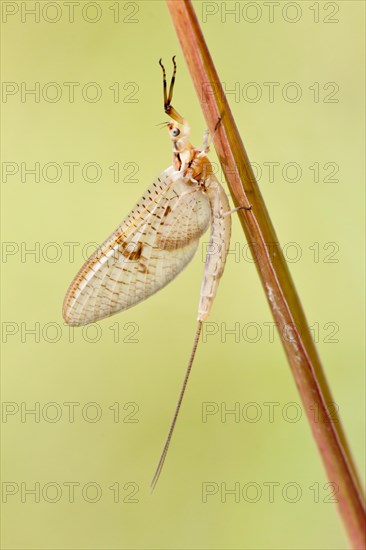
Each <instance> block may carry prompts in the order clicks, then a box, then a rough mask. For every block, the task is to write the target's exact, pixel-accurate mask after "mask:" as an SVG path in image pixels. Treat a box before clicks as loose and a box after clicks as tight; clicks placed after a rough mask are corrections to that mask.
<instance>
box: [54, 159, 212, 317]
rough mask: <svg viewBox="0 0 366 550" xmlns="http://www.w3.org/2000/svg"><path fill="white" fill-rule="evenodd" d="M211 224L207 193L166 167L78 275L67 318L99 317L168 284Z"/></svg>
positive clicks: (66, 307)
mask: <svg viewBox="0 0 366 550" xmlns="http://www.w3.org/2000/svg"><path fill="white" fill-rule="evenodd" d="M209 222H210V205H209V201H208V199H207V197H206V195H205V193H204V192H203V191H202V190H201V189H200V188H199V187H192V185H190V184H189V183H188V182H187V180H186V179H185V178H184V177H183V176H182V175H180V174H179V172H176V171H175V170H174V169H173V168H172V167H170V168H168V169H167V170H165V171H164V172H163V173H162V174H161V175H160V176H159V177H158V178H157V179H156V180H155V181H154V182H153V184H152V185H151V186H150V187H149V188H148V189H147V191H146V192H145V194H144V196H143V197H142V198H141V200H140V201H139V202H138V203H137V204H136V206H135V207H134V208H133V210H132V211H131V212H130V214H129V215H128V216H127V217H126V219H125V220H124V221H123V222H122V223H121V224H120V225H119V226H118V227H117V228H116V230H115V231H114V232H113V233H112V235H111V236H110V237H109V238H108V239H107V240H106V241H105V242H104V243H103V244H102V245H101V246H100V247H99V248H98V249H97V250H96V251H95V252H94V254H93V255H92V256H91V257H90V258H89V259H88V260H87V261H86V262H85V264H84V265H83V267H82V268H81V269H80V271H79V273H78V274H77V275H76V277H75V279H74V280H73V282H72V284H71V286H70V288H69V290H68V292H67V294H66V297H65V301H64V308H63V315H64V318H65V321H66V322H67V323H68V324H70V325H74V326H79V325H85V324H88V323H92V322H95V321H98V320H100V319H103V318H105V317H109V316H110V315H113V314H114V313H117V312H119V311H122V310H125V309H128V308H129V307H131V306H133V305H135V304H137V303H138V302H141V301H142V300H145V299H146V298H148V297H149V296H151V295H152V294H154V293H155V292H157V291H158V290H159V289H161V288H163V287H164V286H165V285H166V284H168V283H169V282H170V281H171V280H172V279H173V278H174V277H175V276H176V275H178V273H180V271H181V270H182V269H183V268H184V266H185V265H186V264H187V263H188V262H189V261H190V260H191V259H192V258H193V256H194V254H195V252H196V250H197V247H198V242H199V238H200V237H201V235H202V234H203V233H204V232H205V231H206V229H207V227H208V225H209Z"/></svg>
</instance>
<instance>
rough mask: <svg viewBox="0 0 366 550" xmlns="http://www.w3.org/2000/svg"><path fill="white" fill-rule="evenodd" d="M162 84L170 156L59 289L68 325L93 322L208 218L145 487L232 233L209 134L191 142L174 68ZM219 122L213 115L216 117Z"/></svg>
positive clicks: (165, 274) (180, 251) (161, 281)
mask: <svg viewBox="0 0 366 550" xmlns="http://www.w3.org/2000/svg"><path fill="white" fill-rule="evenodd" d="M172 61H173V67H174V68H173V75H172V79H171V82H170V86H169V91H168V90H167V81H166V73H165V68H164V65H163V64H162V62H161V60H160V61H159V64H160V66H161V68H162V71H163V92H164V111H165V113H166V114H167V115H169V117H170V120H169V122H167V123H166V124H165V123H164V124H165V125H166V126H167V129H168V131H169V136H170V139H171V141H172V145H173V164H172V166H170V167H169V168H167V169H166V170H164V172H163V173H162V174H160V176H159V177H158V178H157V179H156V180H155V181H154V182H153V183H152V185H151V186H150V187H149V188H148V189H147V190H146V192H145V193H144V195H143V197H142V198H141V199H140V201H139V202H138V203H137V204H136V206H135V207H134V208H133V209H132V211H131V212H130V213H129V214H128V216H127V217H126V219H125V220H124V221H123V222H122V223H121V224H120V225H119V226H118V227H117V229H116V230H115V231H114V232H113V233H112V235H111V236H110V237H108V239H107V240H106V241H105V242H104V243H103V244H102V245H101V246H100V247H99V248H98V249H97V250H96V251H95V252H94V254H92V256H90V258H89V259H88V260H87V261H86V263H85V264H84V265H83V267H82V268H81V269H80V271H79V273H78V274H77V275H76V277H75V279H74V280H73V282H72V283H71V285H70V288H69V290H68V292H67V294H66V297H65V301H64V307H63V315H64V319H65V321H66V323H68V324H69V325H73V326H80V325H85V324H88V323H93V322H95V321H99V320H100V319H104V318H105V317H109V316H110V315H113V314H115V313H117V312H119V311H123V310H126V309H128V308H130V307H131V306H134V305H135V304H137V303H139V302H141V301H143V300H145V299H146V298H148V297H149V296H151V295H152V294H154V293H155V292H157V291H158V290H160V289H161V288H163V287H164V286H165V285H167V284H168V283H169V282H170V281H171V280H172V279H174V277H176V275H178V274H179V273H180V272H181V271H182V269H183V268H184V267H185V266H186V265H187V264H188V262H189V261H190V260H191V259H192V258H193V256H194V254H195V252H196V250H197V248H198V243H199V239H200V237H201V236H202V235H203V234H204V233H205V231H206V230H207V228H208V227H209V226H210V241H209V246H208V253H207V256H206V262H205V267H204V275H203V281H202V287H201V293H200V300H199V307H198V326H197V331H196V335H195V339H194V343H193V348H192V352H191V355H190V358H189V362H188V367H187V370H186V374H185V377H184V381H183V386H182V389H181V392H180V395H179V398H178V403H177V405H176V409H175V413H174V417H173V421H172V423H171V426H170V429H169V432H168V436H167V439H166V443H165V446H164V449H163V452H162V454H161V457H160V460H159V463H158V466H157V469H156V472H155V475H154V477H153V480H152V483H151V487H152V489H153V488H154V487H155V485H156V483H157V481H158V478H159V476H160V473H161V470H162V467H163V465H164V461H165V458H166V455H167V452H168V448H169V444H170V441H171V438H172V434H173V430H174V427H175V424H176V421H177V417H178V413H179V410H180V407H181V404H182V400H183V396H184V392H185V389H186V386H187V382H188V377H189V374H190V371H191V368H192V364H193V360H194V356H195V353H196V349H197V345H198V341H199V338H200V334H201V328H202V322H203V321H205V320H206V319H207V318H208V316H209V314H210V311H211V307H212V303H213V300H214V298H215V295H216V292H217V287H218V284H219V281H220V278H221V276H222V274H223V271H224V267H225V261H226V255H227V250H228V246H229V241H230V233H231V217H230V214H231V213H232V212H235V211H237V210H239V209H240V208H244V209H248V210H249V209H250V206H248V207H244V206H239V207H238V208H235V209H233V210H230V207H229V201H228V198H227V196H226V193H225V191H224V189H223V187H222V186H221V184H220V183H219V182H218V181H217V179H216V178H215V176H214V174H213V170H212V166H211V164H210V162H209V160H208V158H207V153H208V152H209V141H210V136H209V133H208V131H207V130H206V132H205V136H204V143H203V146H202V147H201V148H200V149H195V148H194V147H193V146H192V145H191V143H190V141H189V139H190V128H189V125H188V123H187V121H186V120H184V118H183V117H182V116H181V115H180V114H179V113H178V112H177V111H176V110H175V109H174V107H173V106H172V104H171V101H172V97H173V88H174V82H175V75H176V70H177V67H176V63H175V57H173V60H172ZM219 122H220V119H219V121H218V123H219Z"/></svg>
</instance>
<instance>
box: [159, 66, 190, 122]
mask: <svg viewBox="0 0 366 550" xmlns="http://www.w3.org/2000/svg"><path fill="white" fill-rule="evenodd" d="M172 61H173V65H174V69H173V75H172V79H171V81H170V86H169V93H168V94H167V83H166V72H165V67H164V65H163V63H162V60H161V59H160V60H159V65H160V67H161V68H162V71H163V91H164V111H165V113H166V114H167V115H169V116H170V117H172V119H174V120H176V121H177V122H179V124H186V122H185V120H184V118H183V117H182V116H181V115H180V114H179V113H178V112H177V111H176V110H175V109H174V107H173V105H171V101H172V99H173V89H174V83H175V75H176V73H177V64H176V62H175V56H174V57H173V59H172Z"/></svg>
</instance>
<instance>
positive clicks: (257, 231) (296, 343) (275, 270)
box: [167, 0, 366, 549]
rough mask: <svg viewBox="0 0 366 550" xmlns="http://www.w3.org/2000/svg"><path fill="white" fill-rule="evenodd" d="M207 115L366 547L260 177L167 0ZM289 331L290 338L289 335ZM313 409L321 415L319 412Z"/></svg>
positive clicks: (320, 435) (186, 9)
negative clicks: (242, 207)
mask: <svg viewBox="0 0 366 550" xmlns="http://www.w3.org/2000/svg"><path fill="white" fill-rule="evenodd" d="M167 5H168V8H169V11H170V15H171V17H172V20H173V23H174V26H175V29H176V32H177V35H178V38H179V41H180V44H181V47H182V50H183V54H184V56H185V59H186V62H187V65H188V68H189V71H190V73H191V77H192V80H193V82H194V85H195V88H196V92H197V94H198V97H199V100H200V102H201V106H202V110H203V114H204V116H205V118H206V122H207V125H208V128H209V130H210V132H211V133H213V130H214V128H215V126H216V124H217V121H218V119H219V117H221V119H222V121H221V123H220V124H219V125H218V129H217V131H216V132H215V133H214V138H213V141H214V145H215V148H216V152H217V155H218V157H219V160H220V163H221V166H222V169H223V171H224V173H225V177H226V181H227V183H228V186H229V189H230V192H231V195H232V198H233V201H234V204H235V206H239V205H245V206H248V205H252V210H251V211H249V212H248V211H245V210H239V212H238V215H239V218H240V222H241V225H242V227H243V229H244V233H245V235H246V238H247V241H248V244H249V246H250V248H251V252H252V254H253V257H254V258H256V262H255V263H256V267H257V270H258V273H259V276H260V279H261V282H262V285H263V288H264V290H265V293H266V296H267V299H268V303H269V306H270V308H271V310H272V314H273V317H274V319H275V321H276V324H277V327H278V330H279V335H280V338H281V341H282V344H283V346H284V349H285V352H286V355H287V358H288V361H289V364H290V367H291V370H292V373H293V376H294V378H295V382H296V385H297V387H298V390H299V393H300V396H301V399H302V402H303V405H304V408H305V410H306V414H307V417H308V420H309V423H310V426H311V429H312V432H313V436H314V439H315V441H316V443H317V445H318V449H319V451H320V454H321V456H322V459H323V462H324V465H325V469H326V471H327V475H328V478H329V480H330V481H331V482H333V483H335V484H336V487H337V488H338V492H337V498H338V506H339V510H340V513H341V516H342V518H343V522H344V524H345V527H346V530H347V532H348V535H349V538H350V540H351V542H352V545H353V548H355V549H364V548H365V538H366V528H365V519H366V514H365V508H364V503H363V498H362V489H361V485H360V483H359V480H358V476H357V472H356V468H355V466H354V464H353V461H352V457H351V453H350V451H349V448H348V445H347V442H346V438H345V434H344V432H343V429H342V425H341V422H340V419H339V417H338V416H336V415H335V413H334V412H333V411H332V413H331V412H330V409H329V406H331V405H332V404H333V400H332V396H331V392H330V390H329V387H328V384H327V382H326V378H325V375H324V372H323V369H322V365H321V362H320V359H319V356H318V354H317V351H316V347H315V344H314V342H313V339H312V336H311V333H310V330H309V327H308V324H307V321H306V318H305V314H304V311H303V309H302V306H301V303H300V300H299V297H298V295H297V292H296V289H295V286H294V283H293V281H292V278H291V275H290V272H289V270H288V267H287V264H286V261H285V259H284V257H283V254H282V251H281V246H280V244H279V242H278V239H277V236H276V233H275V230H274V228H273V226H272V222H271V220H270V218H269V215H268V212H267V209H266V206H265V204H264V201H263V198H262V195H261V193H260V191H259V188H258V184H257V182H256V180H255V176H254V173H253V171H252V168H251V165H250V163H249V159H248V157H247V154H246V151H245V148H244V145H243V143H242V140H241V137H240V135H239V132H238V129H237V127H236V125H235V122H234V119H233V116H232V114H231V111H230V107H229V105H228V103H227V100H226V97H225V94H224V91H223V89H222V86H221V83H220V80H219V77H218V75H217V73H216V69H215V67H214V64H213V61H212V59H211V56H210V53H209V51H208V48H207V45H206V42H205V39H204V37H203V34H202V31H201V29H200V26H199V22H198V20H197V18H196V15H195V12H194V9H193V6H192V3H191V1H190V0H167ZM289 335H290V337H289ZM314 408H315V410H316V411H317V412H318V415H314Z"/></svg>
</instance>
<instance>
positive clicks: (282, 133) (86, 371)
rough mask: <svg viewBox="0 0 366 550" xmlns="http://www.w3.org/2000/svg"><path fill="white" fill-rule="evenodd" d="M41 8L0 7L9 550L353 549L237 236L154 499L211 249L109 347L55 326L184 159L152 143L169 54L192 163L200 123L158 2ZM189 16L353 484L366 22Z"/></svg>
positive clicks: (338, 10)
mask: <svg viewBox="0 0 366 550" xmlns="http://www.w3.org/2000/svg"><path fill="white" fill-rule="evenodd" d="M35 4H37V3H34V2H2V6H1V7H2V10H3V12H2V21H3V22H2V46H3V48H2V80H3V87H4V88H3V98H2V112H3V122H2V135H3V145H2V161H3V164H2V168H3V173H2V240H3V255H2V271H3V291H2V331H3V351H2V354H3V360H4V361H3V371H2V382H3V386H2V388H3V389H2V398H3V402H4V403H3V409H4V410H3V413H4V414H3V422H2V443H3V453H2V460H3V464H2V481H3V500H6V503H3V505H2V516H3V534H2V544H3V547H4V548H9V549H30V548H32V549H52V550H53V549H102V548H103V549H104V548H108V549H140V548H146V549H150V548H151V549H155V548H156V549H163V548H164V549H171V548H172V549H197V548H202V549H224V548H225V549H226V548H230V549H231V548H233V549H234V548H235V549H239V548H245V549H272V548H288V549H320V548H324V549H341V548H347V540H346V536H345V533H344V530H343V527H342V525H341V522H340V518H339V516H338V513H337V509H336V505H335V504H334V503H332V502H330V501H332V500H334V497H332V488H331V487H329V486H328V485H326V484H327V481H328V480H327V479H326V476H325V474H324V469H323V466H322V463H321V459H320V457H319V453H318V451H317V449H316V446H315V444H314V441H313V439H312V436H311V433H310V430H309V426H308V423H307V421H306V419H305V418H304V414H303V412H302V407H301V403H300V401H299V396H298V393H297V390H296V388H295V385H294V381H293V378H292V376H291V374H290V370H289V367H288V364H287V363H286V359H285V356H284V353H283V350H282V347H281V344H280V342H279V338H278V335H277V334H276V332H275V331H274V332H273V321H272V318H271V314H270V311H269V308H268V306H267V303H266V300H265V297H264V293H263V290H262V288H261V286H260V283H259V281H258V277H257V273H256V270H255V267H254V264H253V263H252V262H251V261H250V257H248V256H247V248H246V245H245V243H244V242H243V234H242V231H241V228H240V226H239V223H238V220H237V219H234V220H233V235H232V249H233V251H235V253H233V254H231V255H230V256H229V259H228V262H227V267H226V272H225V275H224V277H223V280H222V283H221V285H220V289H219V292H218V295H217V298H216V302H215V304H214V308H213V313H212V317H211V319H210V324H209V325H207V329H206V333H205V335H204V336H205V341H204V342H202V343H201V345H200V348H199V350H198V354H197V360H196V364H195V366H194V369H193V372H192V377H191V380H190V383H189V390H188V392H187V395H186V398H185V402H184V406H183V408H182V412H181V416H180V419H179V422H178V425H177V430H176V433H175V435H174V439H173V442H172V446H171V450H170V453H169V456H168V458H167V461H166V465H165V469H164V471H163V474H162V477H161V480H160V482H159V484H158V487H157V490H156V491H155V493H154V494H153V495H152V496H151V495H150V494H149V483H150V480H151V477H152V474H153V472H154V469H155V466H156V463H157V460H158V457H159V454H160V452H161V449H162V445H163V442H164V439H165V436H166V432H167V429H168V425H169V422H170V420H171V416H172V413H173V408H174V406H175V402H176V399H177V396H178V392H179V389H180V385H181V382H182V378H183V373H184V369H185V366H186V362H187V359H188V356H189V352H190V347H191V344H192V340H193V335H194V330H195V318H196V314H197V305H198V297H199V290H200V284H201V278H202V271H203V253H204V245H203V247H202V248H200V249H199V252H198V254H197V256H196V258H195V259H194V261H193V262H192V264H191V265H190V266H189V267H188V268H187V269H186V270H185V271H184V273H183V274H182V275H181V276H180V277H179V278H178V279H177V280H176V281H174V282H173V283H172V284H171V285H169V286H168V287H167V288H166V289H164V290H163V291H162V292H161V293H158V294H157V295H155V296H154V297H152V298H151V299H150V300H148V301H147V302H145V303H142V304H140V305H138V306H137V307H136V308H134V309H131V310H129V311H127V312H125V313H123V314H120V315H119V316H115V317H113V318H110V319H107V320H105V321H103V322H101V323H99V325H98V326H97V327H91V328H89V329H87V330H86V329H84V330H82V329H75V330H71V331H70V330H69V328H67V327H66V326H65V325H64V323H63V320H62V317H61V306H62V301H63V297H64V294H65V291H66V289H67V286H68V284H69V283H70V281H71V279H72V278H73V277H74V275H75V274H76V272H77V270H78V269H79V268H80V266H81V264H82V263H83V261H84V259H85V257H86V255H88V254H90V253H91V252H92V251H93V243H100V242H102V241H103V240H104V239H105V238H106V237H107V236H108V235H109V234H110V233H111V231H112V230H114V228H115V226H116V225H117V224H118V223H119V222H120V221H121V220H122V219H123V217H124V216H125V215H126V214H127V213H128V211H129V210H130V208H131V207H132V206H133V204H134V203H135V202H136V201H137V199H138V198H139V196H141V195H142V193H143V191H144V189H145V188H146V187H147V185H148V184H149V183H150V182H151V181H152V179H153V178H154V177H156V176H157V175H158V174H159V173H160V172H161V171H162V170H163V169H165V168H166V167H167V166H168V165H169V164H170V162H171V151H170V142H169V139H168V136H167V134H166V131H165V130H161V129H159V128H158V127H157V126H156V124H157V123H159V122H162V121H163V120H164V118H165V117H164V114H163V110H162V85H161V71H160V68H159V66H158V63H157V62H158V59H159V58H160V57H163V58H164V60H165V62H166V65H167V68H168V72H170V58H171V56H172V55H173V54H176V55H177V62H178V65H179V66H178V75H177V85H176V91H175V101H174V105H175V106H176V107H177V109H178V110H179V111H180V112H182V114H183V115H184V116H185V117H186V118H187V119H188V121H190V123H191V127H192V141H193V143H195V144H197V145H199V144H201V143H202V135H203V131H204V128H205V122H204V120H203V117H202V114H201V111H200V105H199V101H198V99H197V97H196V94H195V91H194V89H193V85H192V83H191V81H190V78H189V75H188V72H187V69H186V66H185V62H184V59H183V56H182V54H181V52H180V48H179V44H178V41H177V38H176V36H175V33H174V30H173V27H172V24H171V21H170V18H169V14H168V11H167V8H166V6H165V3H164V2H162V1H157V2H155V1H151V0H149V1H143V2H109V1H102V2H94V3H93V2H92V3H91V2H76V3H74V4H75V5H74V10H75V11H74V14H73V16H72V7H70V4H67V3H66V2H57V3H56V2H40V3H38V7H37V6H36V5H35ZM194 5H195V8H196V11H197V15H198V18H199V20H200V22H201V24H202V28H203V32H204V34H205V37H206V40H207V43H208V46H209V48H210V51H211V54H212V56H213V59H214V61H215V63H216V67H217V70H218V73H219V75H220V78H221V80H222V81H223V82H224V85H225V89H226V90H227V91H228V92H232V93H229V94H228V98H229V101H230V105H231V108H232V111H233V114H234V117H235V119H236V121H237V124H238V127H239V130H240V131H241V134H242V137H243V140H244V143H245V145H246V148H247V151H248V154H249V157H250V159H251V160H252V162H253V163H256V164H255V169H256V170H257V172H258V174H259V175H260V176H261V177H260V179H259V183H260V187H261V190H262V193H263V195H264V199H265V201H266V203H267V206H268V209H269V212H270V215H271V218H272V220H273V223H274V226H275V228H276V230H277V232H278V236H279V238H280V241H281V243H282V244H283V245H285V253H286V255H287V257H288V259H289V265H290V269H291V272H292V274H293V277H294V279H295V282H296V286H297V289H298V292H299V294H300V297H301V299H302V302H303V305H304V308H305V311H306V314H307V317H308V320H309V323H310V324H311V326H312V327H313V333H314V337H315V338H316V340H317V342H318V349H319V352H320V355H321V358H322V360H323V362H324V367H325V371H326V375H327V378H328V381H329V383H330V386H331V388H332V392H333V396H334V401H335V402H336V404H337V407H338V409H339V412H340V415H341V417H342V420H343V423H344V427H345V430H346V433H347V434H348V438H349V442H350V445H351V448H352V451H353V454H354V457H355V460H356V463H357V465H358V467H359V468H360V471H361V473H362V472H363V471H364V461H365V452H364V451H365V445H364V443H365V439H364V433H365V426H364V371H363V358H364V355H363V353H364V348H363V334H364V313H363V298H364V295H363V265H364V263H363V262H364V260H363V245H364V237H363V214H364V206H363V203H364V200H363V199H364V183H363V182H364V169H363V166H364V147H365V143H364V128H363V126H364V122H363V121H364V104H363V96H364V61H365V60H364V53H363V44H364V3H363V2H357V1H356V2H352V1H347V2H306V1H301V2H280V3H279V5H277V3H275V5H274V4H272V3H270V5H269V4H268V3H266V2H249V3H248V2H236V3H235V2H227V3H225V2H223V3H222V2H203V3H201V2H195V3H194ZM32 9H33V10H34V9H36V10H38V9H39V22H37V21H35V19H36V18H37V17H38V15H37V13H36V15H32V14H29V13H28V14H27V10H32ZM230 10H234V12H233V13H232V12H230ZM272 10H273V11H272ZM229 12H230V13H229ZM72 19H73V22H72ZM52 21H53V22H52ZM93 21H94V22H93ZM22 83H23V84H22ZM36 83H39V84H36ZM51 83H53V84H51ZM65 83H69V84H65ZM70 83H74V84H70ZM90 83H94V84H90ZM250 83H251V84H250ZM269 83H274V84H269ZM289 83H292V84H289ZM37 86H39V94H38V91H37ZM271 87H272V89H273V90H274V96H273V97H270V95H269V91H270V88H271ZM31 88H34V89H36V94H38V95H36V96H35V95H30V94H25V91H26V89H31ZM71 89H73V90H74V98H73V99H72V96H70V95H69V92H70V90H71ZM117 92H118V93H117ZM96 94H99V96H100V97H96ZM296 94H298V96H297V98H296V99H298V100H297V101H294V99H295V97H296ZM300 96H301V97H300ZM94 98H95V101H94ZM212 160H213V161H214V162H217V159H216V158H215V154H214V153H212ZM35 163H39V172H40V173H39V178H38V176H37V174H36V175H34V174H33V175H32V174H31V173H29V172H28V173H27V172H26V170H27V169H31V168H34V166H35ZM49 163H51V164H49ZM70 163H78V164H74V165H71V164H70ZM88 163H93V164H88ZM269 163H277V164H273V165H271V164H269ZM71 166H74V170H75V172H74V178H72V177H71V175H70V174H71ZM111 166H113V168H112V169H111V168H110V167H111ZM270 166H273V167H274V168H273V170H274V174H273V177H272V176H271V173H270ZM117 168H118V169H119V173H118V172H117ZM36 170H38V168H37V167H36ZM37 180H38V181H37ZM52 180H54V181H52ZM92 180H95V181H92ZM203 242H207V236H205V237H204V238H203ZM88 243H89V244H88ZM31 250H34V251H35V252H33V253H32V252H30V251H31ZM31 329H34V330H35V332H34V333H33V334H32V333H31V332H30V331H31ZM233 329H234V331H235V333H234V334H233V333H225V331H226V330H233ZM207 332H209V334H208V333H207ZM207 403H209V404H210V405H209V407H210V408H209V410H210V411H211V412H212V414H210V415H209V416H207V415H206V416H205V417H204V416H203V412H204V411H206V412H207ZM205 407H206V408H205ZM32 408H33V409H35V410H36V411H38V412H39V416H38V417H37V414H38V413H36V415H32V414H27V413H26V410H28V409H32ZM235 408H236V411H237V413H238V415H237V416H235V415H233V414H231V415H230V414H225V411H227V410H229V409H235ZM71 410H73V411H74V417H73V418H72V415H71V413H70V411H71ZM271 411H272V414H270V413H271ZM315 413H316V412H314V414H315ZM204 420H205V421H204ZM208 483H209V485H207V484H208ZM4 484H5V485H4ZM36 484H39V485H36ZM70 484H73V485H70ZM71 486H73V487H74V498H71V497H70V493H71V492H72V491H71ZM32 487H33V488H36V492H37V491H38V489H39V495H37V494H36V495H32V494H30V493H27V490H30V489H32ZM235 487H236V490H237V491H238V492H237V493H236V494H230V493H225V491H228V490H230V489H233V488H235ZM271 487H272V488H273V494H272V492H271V491H270V489H271ZM208 492H209V493H210V494H207V493H208ZM38 496H39V499H38ZM36 500H39V502H36Z"/></svg>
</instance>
